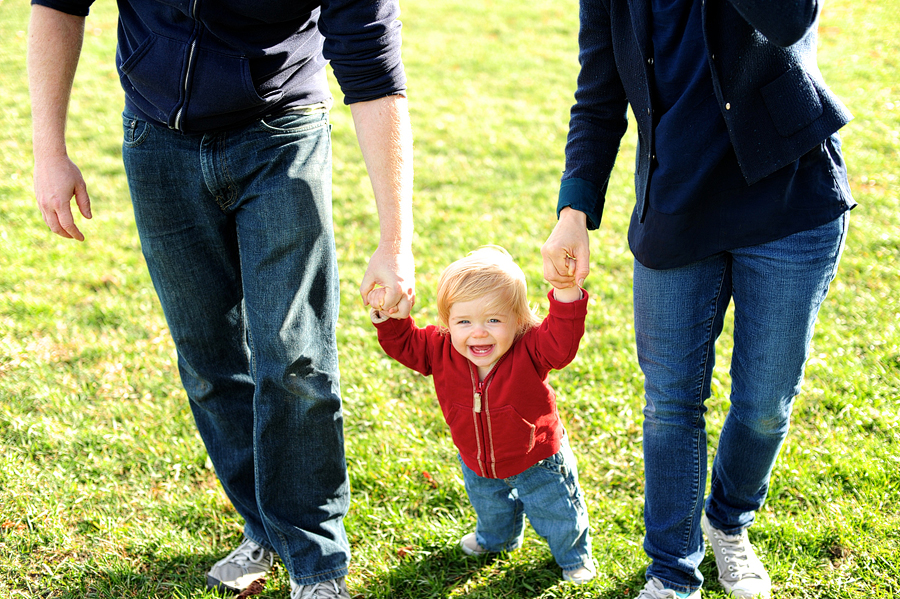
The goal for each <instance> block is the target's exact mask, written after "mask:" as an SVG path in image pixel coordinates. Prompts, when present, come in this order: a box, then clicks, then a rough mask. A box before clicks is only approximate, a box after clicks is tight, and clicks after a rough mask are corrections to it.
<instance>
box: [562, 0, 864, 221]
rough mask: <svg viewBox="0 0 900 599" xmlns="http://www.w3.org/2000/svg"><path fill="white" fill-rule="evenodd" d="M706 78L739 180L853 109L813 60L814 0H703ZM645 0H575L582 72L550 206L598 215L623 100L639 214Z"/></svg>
mask: <svg viewBox="0 0 900 599" xmlns="http://www.w3.org/2000/svg"><path fill="white" fill-rule="evenodd" d="M702 1H703V8H702V14H703V33H704V37H705V40H706V47H707V59H708V61H709V65H710V70H711V72H712V77H713V87H714V90H715V94H716V98H717V100H718V103H719V106H720V109H721V111H722V115H723V117H724V119H725V122H726V126H727V128H728V134H729V136H730V138H731V142H732V145H733V146H734V149H735V153H736V154H737V159H738V163H739V165H740V167H741V172H742V173H743V175H744V178H745V179H746V181H747V183H748V184H752V183H755V182H757V181H759V180H760V179H763V178H764V177H766V176H767V175H770V174H772V173H773V172H775V171H776V170H778V169H780V168H782V167H784V166H786V165H788V164H791V163H792V162H794V161H795V160H797V159H798V158H799V157H800V156H802V155H803V154H805V153H806V152H808V151H809V150H811V149H812V148H814V147H816V146H817V145H818V144H821V143H822V142H823V141H824V140H826V139H827V138H828V137H829V136H830V135H832V134H833V133H834V132H836V131H837V130H838V129H840V128H841V127H842V126H843V125H845V124H846V123H847V122H848V121H849V120H850V119H851V118H852V117H851V115H850V113H849V111H848V110H847V109H846V107H845V106H844V105H843V104H842V103H841V102H840V100H838V98H837V97H836V96H835V95H834V94H833V93H832V92H831V91H830V90H829V89H828V87H827V86H826V85H825V82H824V81H823V79H822V75H821V73H820V72H819V69H818V66H817V64H816V37H817V25H818V17H819V10H820V3H819V2H816V1H814V0H702ZM650 10H651V9H650V2H649V0H581V8H580V18H581V31H580V33H579V45H580V53H579V60H580V62H581V72H580V74H579V77H578V89H577V91H576V94H575V100H576V103H575V105H574V106H573V108H572V113H571V120H570V126H569V136H568V141H567V144H566V169H565V172H564V174H563V177H562V183H561V186H560V197H559V204H558V208H557V210H561V209H562V208H564V207H565V206H571V207H573V208H575V209H578V210H581V211H582V212H585V213H586V214H587V216H588V227H589V228H591V229H595V228H597V227H598V226H599V224H600V218H601V215H602V212H603V204H604V200H605V196H606V189H607V186H608V183H609V176H610V173H611V171H612V168H613V164H614V162H615V159H616V155H617V153H618V150H619V142H620V140H621V138H622V136H623V135H624V133H625V130H626V126H627V123H626V110H627V105H628V104H631V107H632V111H633V113H634V115H635V118H636V120H637V125H638V149H637V156H636V166H635V192H636V193H635V195H636V199H637V204H636V206H635V210H636V215H637V216H638V217H639V220H641V221H642V220H643V216H644V215H645V214H646V209H647V196H648V191H649V189H648V183H649V180H650V174H651V171H652V169H653V163H654V144H655V140H654V137H653V132H654V128H653V123H654V114H653V111H654V108H655V107H654V105H653V101H652V97H653V94H652V85H653V49H652V44H651V21H650V18H651V14H650Z"/></svg>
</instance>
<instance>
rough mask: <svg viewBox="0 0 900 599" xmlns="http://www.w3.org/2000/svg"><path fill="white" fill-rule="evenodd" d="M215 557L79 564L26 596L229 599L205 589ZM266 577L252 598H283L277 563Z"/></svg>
mask: <svg viewBox="0 0 900 599" xmlns="http://www.w3.org/2000/svg"><path fill="white" fill-rule="evenodd" d="M219 557H221V556H219ZM219 557H216V556H213V555H212V554H210V555H202V554H197V555H176V556H172V557H170V558H167V559H161V558H160V557H159V556H158V555H154V554H152V553H143V554H141V553H138V554H130V555H129V556H128V563H123V564H122V565H121V567H115V566H112V567H111V566H109V565H106V566H103V567H91V566H90V565H86V564H81V565H79V566H77V567H75V568H72V569H69V570H68V571H67V570H66V569H62V570H57V572H56V573H55V576H54V580H53V583H52V586H46V585H45V586H44V587H43V588H42V589H40V590H39V591H38V588H37V587H36V586H35V585H34V584H30V585H28V586H29V589H28V590H29V591H30V592H31V593H32V594H31V595H29V596H34V597H48V598H49V597H52V598H54V599H76V598H77V599H85V598H89V599H122V598H125V597H127V598H139V599H144V598H146V599H150V598H154V599H155V598H160V599H163V598H165V599H170V598H171V599H181V598H185V599H186V598H188V597H192V598H196V599H200V598H203V599H220V598H223V597H228V598H229V599H231V598H233V597H234V595H221V594H217V593H216V592H214V591H209V590H207V588H206V572H207V571H208V570H209V568H210V567H211V566H212V564H213V563H215V561H216V560H217V559H219ZM269 578H270V581H269V585H268V587H269V588H267V589H266V590H264V591H263V592H262V593H261V594H259V595H256V597H259V599H276V598H277V599H287V598H288V596H289V588H288V584H287V582H286V581H287V576H286V575H285V574H284V569H283V567H282V566H281V565H280V564H278V565H277V566H276V570H275V572H273V573H272V574H271V575H270V577H269ZM282 578H283V580H281V579H282ZM23 590H24V589H23ZM13 596H16V595H13Z"/></svg>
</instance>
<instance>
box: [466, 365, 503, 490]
mask: <svg viewBox="0 0 900 599" xmlns="http://www.w3.org/2000/svg"><path fill="white" fill-rule="evenodd" d="M505 357H506V356H505V355H503V356H500V359H499V360H497V363H496V364H494V367H493V368H491V371H490V372H489V373H488V375H487V376H486V377H484V380H483V381H480V380H478V369H477V368H476V367H475V365H474V364H472V363H471V362H469V374H470V375H471V377H472V387H473V391H472V419H473V420H474V425H475V443H476V445H477V448H478V453H477V454H476V457H475V459H476V460H478V465H479V466H480V467H481V475H482V476H485V477H487V464H488V461H487V448H488V441H489V439H488V437H489V435H488V434H487V433H485V432H484V420H483V418H484V417H486V416H487V414H485V415H484V416H483V415H482V414H484V413H485V412H486V411H487V388H488V386H489V385H490V384H491V381H492V380H493V378H494V373H496V372H497V366H499V365H500V362H501V361H502V360H503V358H505ZM482 450H484V452H485V457H484V459H482Z"/></svg>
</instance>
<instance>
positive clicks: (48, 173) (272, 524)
mask: <svg viewBox="0 0 900 599" xmlns="http://www.w3.org/2000/svg"><path fill="white" fill-rule="evenodd" d="M33 4H34V5H35V6H34V7H33V10H32V16H31V24H30V32H29V59H28V63H29V81H30V86H31V95H32V104H33V119H34V159H35V176H34V179H35V194H36V197H37V201H38V205H39V206H40V209H41V213H42V215H43V217H44V221H45V222H46V224H47V226H48V227H49V228H50V229H51V231H53V232H54V233H56V234H58V235H61V236H62V237H66V238H72V239H77V240H83V239H84V236H83V234H82V233H81V231H80V230H79V228H78V226H77V225H76V223H75V221H74V217H73V214H72V210H71V208H70V202H71V199H72V197H73V196H74V198H75V202H76V204H77V206H78V208H79V210H80V212H81V214H82V215H83V216H84V217H86V218H90V217H91V208H90V200H89V196H88V193H87V189H86V187H85V183H84V180H83V178H82V176H81V174H80V172H79V170H78V168H77V167H76V166H75V164H73V163H72V161H71V160H70V159H69V157H68V155H67V153H66V146H65V123H66V113H67V107H68V103H69V95H70V92H71V88H72V81H73V79H74V75H75V68H76V65H77V62H78V58H79V55H80V51H81V42H82V38H83V33H84V23H85V17H86V16H87V13H88V8H89V5H90V4H91V0H34V2H33ZM398 13H399V8H398V5H397V2H396V0H376V1H372V0H335V1H333V2H328V3H324V2H321V1H316V0H307V1H303V0H301V1H299V2H278V1H276V2H275V3H265V4H261V5H257V4H254V3H242V2H237V1H234V0H232V1H230V2H224V3H223V2H217V3H207V2H204V0H191V1H190V2H187V1H186V2H183V3H180V5H179V3H177V2H176V3H172V2H165V3H164V2H160V1H158V0H122V1H120V2H119V37H118V49H117V55H116V62H117V66H118V70H119V75H120V78H121V82H122V86H123V88H124V91H125V110H124V113H123V124H124V141H123V158H124V162H125V169H126V174H127V177H128V182H129V187H130V191H131V196H132V203H133V206H134V212H135V218H136V222H137V227H138V232H139V234H140V238H141V246H142V251H143V253H144V255H145V257H146V261H147V265H148V268H149V270H150V274H151V278H152V280H153V284H154V286H155V288H156V291H157V294H158V296H159V298H160V302H161V304H162V307H163V310H164V312H165V316H166V319H167V322H168V324H169V328H170V330H171V333H172V336H173V339H174V341H175V346H176V349H177V351H178V366H179V372H180V374H181V378H182V382H183V384H184V387H185V389H186V391H187V395H188V398H189V399H190V404H191V409H192V411H193V414H194V417H195V420H196V423H197V426H198V429H199V431H200V434H201V436H202V438H203V440H204V443H205V445H206V448H207V450H208V452H209V455H210V457H211V459H212V462H213V464H214V466H215V468H216V474H217V476H218V477H219V480H220V481H221V482H222V485H223V487H224V489H225V492H226V493H227V495H228V497H229V499H230V500H231V501H232V503H233V504H234V506H235V508H236V509H237V511H238V512H239V513H240V514H241V516H242V517H243V518H244V520H245V529H244V532H245V539H244V541H243V542H242V543H241V545H240V546H239V547H238V548H237V549H236V550H235V551H234V552H232V553H231V554H230V555H228V556H227V557H225V558H224V559H223V560H221V561H219V562H218V563H217V564H215V565H214V566H213V568H212V569H211V570H210V571H209V573H208V574H207V581H208V584H209V586H210V587H215V588H219V589H222V590H226V591H231V592H235V593H237V592H240V591H242V590H243V589H245V588H246V587H247V586H248V585H249V584H250V583H251V582H252V581H253V580H254V579H256V578H259V577H262V576H264V575H265V574H266V572H268V570H269V569H270V568H271V567H272V563H273V560H274V556H275V555H276V554H277V555H278V556H280V558H281V560H282V561H283V562H284V565H285V567H286V569H287V571H288V572H289V574H290V577H291V597H292V599H297V598H300V597H348V593H347V588H346V584H345V582H344V577H345V575H346V573H347V567H348V562H349V558H350V552H349V545H348V541H347V537H346V533H345V531H344V527H343V516H344V515H345V513H346V510H347V507H348V503H349V498H348V493H349V484H348V479H347V473H346V464H345V459H344V447H343V429H342V416H341V399H340V388H339V376H338V363H337V347H336V339H335V326H336V320H337V314H338V308H339V305H340V297H339V288H338V273H337V260H336V256H335V243H334V235H333V229H332V222H331V145H330V143H331V142H330V125H329V124H328V109H329V107H330V105H331V96H330V94H329V92H328V86H327V82H326V71H325V65H326V63H327V62H328V61H331V64H332V66H333V70H334V72H335V74H336V76H337V79H338V81H339V83H340V85H341V87H342V90H343V92H344V95H345V101H346V102H347V103H348V104H350V107H351V111H352V114H353V119H354V123H355V125H356V130H357V137H358V139H359V143H360V147H361V149H362V153H363V156H364V158H365V161H366V165H367V168H368V172H369V176H370V179H371V181H372V186H373V189H374V194H375V200H376V203H377V206H378V213H379V220H380V234H381V235H380V241H379V244H378V248H377V249H376V250H375V252H374V254H373V256H372V258H371V260H370V262H369V266H368V269H367V271H366V273H365V276H364V278H363V282H362V285H361V287H360V293H361V294H362V297H363V300H364V301H365V298H366V297H367V295H368V293H369V292H370V291H371V290H372V289H373V288H375V287H376V286H383V287H385V288H386V292H385V303H384V305H383V306H380V307H381V308H383V309H386V310H389V311H396V312H399V313H401V314H406V313H408V312H409V309H410V307H411V306H412V304H413V302H414V300H415V292H414V282H413V278H414V272H413V271H414V268H413V257H412V251H411V243H412V216H411V212H412V208H411V204H412V141H411V137H412V136H411V132H410V126H409V117H408V112H407V104H406V98H405V95H404V94H405V89H406V87H405V75H404V70H403V64H402V62H401V59H400V23H399V21H397V15H398Z"/></svg>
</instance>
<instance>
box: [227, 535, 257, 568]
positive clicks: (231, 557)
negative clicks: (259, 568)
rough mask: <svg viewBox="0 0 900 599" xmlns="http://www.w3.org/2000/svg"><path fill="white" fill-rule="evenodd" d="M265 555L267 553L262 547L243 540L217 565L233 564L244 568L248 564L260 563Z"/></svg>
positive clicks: (248, 540)
mask: <svg viewBox="0 0 900 599" xmlns="http://www.w3.org/2000/svg"><path fill="white" fill-rule="evenodd" d="M267 553H268V552H267V551H266V549H265V548H264V547H262V546H261V545H257V544H256V543H255V542H253V541H251V540H250V539H246V538H245V539H244V541H243V542H242V543H241V544H240V545H238V547H237V549H235V550H234V551H232V552H231V553H229V554H228V555H226V556H225V558H224V559H223V560H221V561H220V562H219V563H235V564H238V565H240V566H242V567H246V566H248V565H250V564H259V563H262V561H263V560H264V559H265V558H266V554H267Z"/></svg>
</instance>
